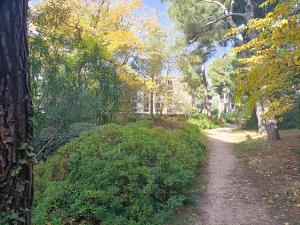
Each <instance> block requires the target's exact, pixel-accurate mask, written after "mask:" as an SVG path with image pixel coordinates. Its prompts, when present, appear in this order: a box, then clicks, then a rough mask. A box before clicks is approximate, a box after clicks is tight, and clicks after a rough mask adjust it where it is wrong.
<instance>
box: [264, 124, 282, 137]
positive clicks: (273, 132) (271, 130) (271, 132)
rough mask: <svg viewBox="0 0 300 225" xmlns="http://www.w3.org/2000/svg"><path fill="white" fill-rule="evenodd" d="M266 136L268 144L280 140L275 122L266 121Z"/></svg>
mask: <svg viewBox="0 0 300 225" xmlns="http://www.w3.org/2000/svg"><path fill="white" fill-rule="evenodd" d="M266 128H267V134H268V138H269V141H270V142H273V141H278V140H280V135H279V131H278V127H277V123H276V121H275V120H267V121H266Z"/></svg>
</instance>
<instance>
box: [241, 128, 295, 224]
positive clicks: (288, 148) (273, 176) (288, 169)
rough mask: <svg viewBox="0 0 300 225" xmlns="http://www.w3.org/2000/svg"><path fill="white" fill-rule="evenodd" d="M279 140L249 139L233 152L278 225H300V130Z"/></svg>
mask: <svg viewBox="0 0 300 225" xmlns="http://www.w3.org/2000/svg"><path fill="white" fill-rule="evenodd" d="M281 137H282V140H280V141H277V142H275V143H273V144H269V143H268V141H267V140H266V139H265V138H261V139H257V140H248V141H245V142H243V143H241V144H239V145H238V146H237V149H236V152H237V155H238V158H239V159H240V160H241V162H242V164H243V165H244V166H245V167H246V168H247V171H248V174H249V175H250V177H251V179H252V180H253V181H254V182H255V184H256V186H258V187H259V188H260V189H261V190H262V191H263V198H264V199H266V200H267V201H268V203H269V204H270V205H272V206H273V209H274V210H273V215H274V218H276V220H278V221H280V222H281V224H290V225H294V224H295V225H300V130H287V131H281Z"/></svg>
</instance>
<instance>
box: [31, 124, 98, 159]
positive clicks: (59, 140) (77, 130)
mask: <svg viewBox="0 0 300 225" xmlns="http://www.w3.org/2000/svg"><path fill="white" fill-rule="evenodd" d="M96 127H97V126H96V125H95V124H92V123H75V124H72V125H71V126H70V127H69V128H68V129H67V130H62V131H60V132H59V133H58V135H57V137H55V138H54V140H53V141H52V142H51V143H50V144H48V147H47V148H46V149H45V150H44V152H42V153H41V154H40V155H39V158H44V157H47V156H49V155H51V154H53V153H54V152H55V151H56V150H57V149H58V148H60V147H62V146H63V145H65V144H66V143H68V142H70V141H71V140H73V139H75V138H77V137H79V136H80V134H81V133H83V132H85V131H88V130H91V129H94V128H96ZM53 132H55V131H53V129H51V128H49V127H48V128H44V129H42V130H40V132H39V134H36V135H34V137H33V149H34V152H35V153H38V152H39V151H40V150H41V149H42V148H43V146H45V145H46V144H47V143H48V142H49V141H50V140H51V138H52V137H53Z"/></svg>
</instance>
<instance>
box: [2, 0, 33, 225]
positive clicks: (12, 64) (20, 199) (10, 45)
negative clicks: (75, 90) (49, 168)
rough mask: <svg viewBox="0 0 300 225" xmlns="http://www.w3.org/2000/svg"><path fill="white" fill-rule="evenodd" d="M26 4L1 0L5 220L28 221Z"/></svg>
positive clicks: (29, 130)
mask: <svg viewBox="0 0 300 225" xmlns="http://www.w3.org/2000/svg"><path fill="white" fill-rule="evenodd" d="M27 8H28V0H1V1H0V221H1V222H2V223H4V224H26V225H28V224H31V205H32V198H33V187H32V183H33V176H32V159H31V155H30V153H31V148H30V145H29V143H30V139H31V136H32V124H31V120H30V118H31V115H32V104H31V101H30V97H29V74H28V45H27ZM14 217H15V218H14ZM9 218H10V219H9Z"/></svg>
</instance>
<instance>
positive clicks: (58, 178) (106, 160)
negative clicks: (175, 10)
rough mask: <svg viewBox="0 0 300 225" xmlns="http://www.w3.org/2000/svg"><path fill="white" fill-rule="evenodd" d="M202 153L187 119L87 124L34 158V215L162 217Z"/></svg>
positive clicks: (160, 220)
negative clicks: (169, 124)
mask: <svg viewBox="0 0 300 225" xmlns="http://www.w3.org/2000/svg"><path fill="white" fill-rule="evenodd" d="M205 153H206V151H205V148H204V146H203V144H202V143H201V141H200V139H199V130H198V128H197V127H195V126H191V125H187V124H181V125H180V127H179V128H176V129H166V128H162V127H155V126H154V125H153V123H151V122H150V121H141V122H138V123H132V124H129V125H125V126H120V125H113V124H111V125H106V126H102V127H99V128H96V129H95V130H92V131H88V132H86V133H85V134H83V135H81V136H80V137H79V138H78V139H76V140H73V141H72V142H70V143H68V144H66V145H65V146H63V147H62V148H60V149H59V150H58V151H57V153H55V154H54V155H53V156H52V157H50V158H49V159H48V160H47V161H45V162H40V163H39V164H38V165H37V166H36V168H35V202H34V211H33V223H34V224H41V225H42V224H51V225H56V224H101V225H150V224H151V225H159V224H164V223H165V222H166V221H167V220H168V218H170V216H172V214H173V212H174V210H175V209H176V208H178V207H179V206H180V205H181V204H182V203H183V202H184V201H185V200H186V199H187V198H188V197H189V195H190V191H191V186H192V182H193V179H194V178H195V176H196V175H197V171H198V167H199V165H201V163H202V162H203V160H204V156H205Z"/></svg>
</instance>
